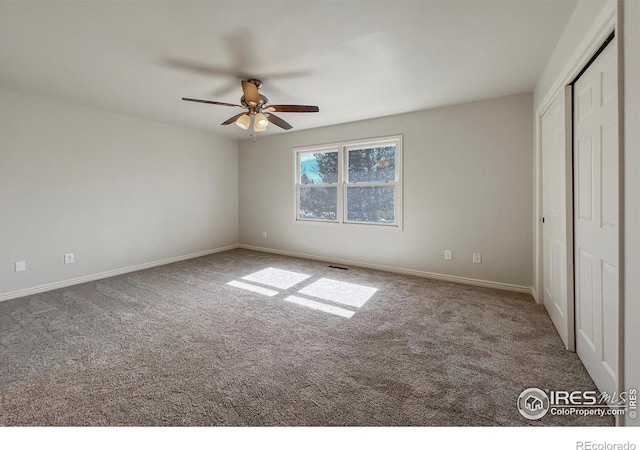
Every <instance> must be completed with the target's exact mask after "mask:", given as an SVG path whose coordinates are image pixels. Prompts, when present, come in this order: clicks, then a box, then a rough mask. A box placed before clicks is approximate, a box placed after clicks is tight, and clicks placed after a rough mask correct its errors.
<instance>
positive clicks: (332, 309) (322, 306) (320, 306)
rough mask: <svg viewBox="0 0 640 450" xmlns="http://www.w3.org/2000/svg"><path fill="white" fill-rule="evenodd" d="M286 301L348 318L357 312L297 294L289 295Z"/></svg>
mask: <svg viewBox="0 0 640 450" xmlns="http://www.w3.org/2000/svg"><path fill="white" fill-rule="evenodd" d="M284 301H285V302H291V303H295V304H297V305H301V306H306V307H307V308H311V309H316V310H318V311H322V312H326V313H329V314H335V315H336V316H342V317H346V318H347V319H350V318H351V316H353V315H354V314H355V312H354V311H350V310H348V309H344V308H340V307H339V306H332V305H327V304H326V303H320V302H316V301H313V300H309V299H306V298H302V297H296V296H295V295H290V296H289V297H287V298H285V299H284Z"/></svg>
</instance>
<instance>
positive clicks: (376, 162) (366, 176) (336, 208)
mask: <svg viewBox="0 0 640 450" xmlns="http://www.w3.org/2000/svg"><path fill="white" fill-rule="evenodd" d="M294 154H295V171H296V172H295V176H296V178H295V181H296V186H295V196H296V198H295V202H296V203H295V204H296V211H295V220H296V221H299V222H325V223H326V222H333V223H336V224H367V225H384V226H393V227H401V216H402V214H401V204H402V203H401V199H402V192H401V191H402V184H401V182H400V179H401V161H402V159H401V156H402V137H401V136H393V137H388V138H381V139H371V140H367V141H360V142H346V143H339V144H332V145H331V146H323V147H307V148H298V149H294Z"/></svg>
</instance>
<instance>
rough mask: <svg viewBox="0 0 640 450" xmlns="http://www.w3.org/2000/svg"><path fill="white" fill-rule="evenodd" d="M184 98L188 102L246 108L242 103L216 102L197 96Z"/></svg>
mask: <svg viewBox="0 0 640 450" xmlns="http://www.w3.org/2000/svg"><path fill="white" fill-rule="evenodd" d="M182 100H184V101H186V102H197V103H207V104H209V105H222V106H231V107H233V108H240V109H243V108H244V106H242V105H234V104H233V103H223V102H214V101H212V100H198V99H197V98H184V97H182Z"/></svg>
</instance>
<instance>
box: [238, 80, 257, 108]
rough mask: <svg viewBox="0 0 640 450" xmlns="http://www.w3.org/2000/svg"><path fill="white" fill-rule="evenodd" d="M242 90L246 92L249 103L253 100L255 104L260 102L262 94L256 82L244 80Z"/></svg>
mask: <svg viewBox="0 0 640 450" xmlns="http://www.w3.org/2000/svg"><path fill="white" fill-rule="evenodd" d="M242 92H244V99H245V100H246V101H247V103H251V102H253V103H254V104H255V105H257V104H259V103H260V94H258V87H257V86H256V85H255V84H253V83H249V82H248V81H244V80H242Z"/></svg>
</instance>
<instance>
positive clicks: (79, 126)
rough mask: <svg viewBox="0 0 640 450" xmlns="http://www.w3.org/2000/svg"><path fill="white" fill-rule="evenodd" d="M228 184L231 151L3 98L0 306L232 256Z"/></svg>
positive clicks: (212, 142) (71, 109) (94, 115)
mask: <svg viewBox="0 0 640 450" xmlns="http://www.w3.org/2000/svg"><path fill="white" fill-rule="evenodd" d="M237 183H238V182H237V143H236V142H235V141H232V140H230V139H225V138H220V137H214V136H210V135H207V134H204V133H200V132H196V131H189V130H185V129H181V128H177V127H173V126H168V125H163V124H159V123H154V122H149V121H145V120H140V119H134V118H131V117H126V116H122V115H117V114H112V113H108V112H104V111H98V110H95V109H90V108H84V107H79V106H75V105H71V104H68V103H62V102H58V101H53V100H49V99H45V98H42V97H36V96H31V95H25V94H21V93H17V92H14V91H10V90H4V89H0V211H1V213H0V297H1V296H2V295H3V294H7V293H11V292H15V291H21V290H25V289H31V288H35V287H37V286H42V285H47V284H50V283H56V282H62V281H65V280H71V279H75V278H78V277H85V276H90V275H93V274H98V273H102V272H106V271H112V270H118V269H122V268H126V267H131V266H136V265H140V264H145V263H150V262H154V261H158V260H163V259H168V258H174V257H178V256H182V255H188V254H192V253H196V252H202V251H207V250H211V249H215V248H218V247H223V246H226V245H230V244H236V243H237V241H238V235H237V218H238V199H237V185H238V184H237ZM64 253H74V254H75V260H76V261H75V264H68V265H65V264H63V260H64V258H63V255H64ZM16 261H26V263H27V271H26V272H20V273H15V272H14V262H16ZM5 296H6V295H5Z"/></svg>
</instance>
